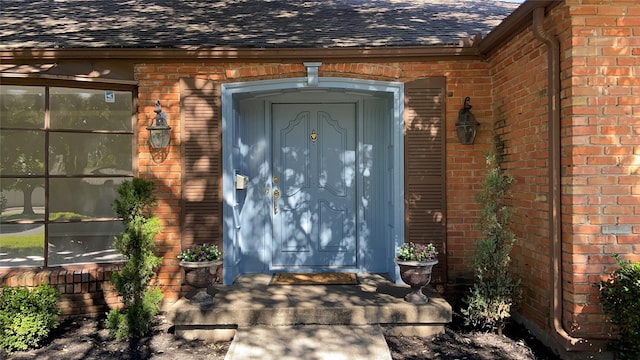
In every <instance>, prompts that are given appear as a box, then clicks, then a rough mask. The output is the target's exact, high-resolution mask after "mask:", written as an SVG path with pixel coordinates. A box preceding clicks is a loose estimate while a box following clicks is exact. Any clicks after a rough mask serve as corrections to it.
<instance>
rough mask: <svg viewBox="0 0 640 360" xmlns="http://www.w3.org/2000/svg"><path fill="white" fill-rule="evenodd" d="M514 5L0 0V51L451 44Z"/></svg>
mask: <svg viewBox="0 0 640 360" xmlns="http://www.w3.org/2000/svg"><path fill="white" fill-rule="evenodd" d="M517 6H518V4H516V3H511V2H503V1H488V0H307V1H296V0H217V1H213V0H212V1H204V0H200V1H198V0H159V1H152V0H112V1H94V0H11V1H8V0H2V11H1V12H0V36H1V41H0V48H4V49H28V48H34V49H42V48H191V49H196V48H211V47H235V48H330V47H365V46H367V47H382V46H442V45H458V44H459V43H460V40H461V39H464V38H468V37H472V36H475V35H476V34H482V35H486V34H487V33H488V32H489V31H491V30H492V29H493V28H494V27H496V26H497V25H498V24H499V23H500V22H501V21H502V20H503V19H504V18H505V17H506V16H508V15H509V14H510V13H511V12H513V10H515V8H516V7H517Z"/></svg>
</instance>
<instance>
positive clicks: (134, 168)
mask: <svg viewBox="0 0 640 360" xmlns="http://www.w3.org/2000/svg"><path fill="white" fill-rule="evenodd" d="M0 80H1V82H0V85H2V86H28V87H39V88H43V89H44V97H45V104H44V124H43V127H42V128H20V127H2V126H0V130H2V131H4V130H18V131H27V130H35V131H42V132H43V133H44V138H45V141H44V172H43V174H38V175H33V176H28V177H22V176H17V175H16V174H10V175H5V174H0V178H2V179H15V178H30V179H42V180H43V182H44V214H43V219H42V220H23V221H20V222H18V223H19V224H42V225H44V243H43V254H42V255H43V257H44V260H43V262H42V265H32V264H28V265H19V264H8V265H0V269H2V268H33V267H36V268H49V267H59V266H69V265H80V264H86V263H87V262H78V263H68V264H60V265H53V266H50V265H49V225H50V224H65V223H99V222H113V221H121V220H122V219H121V218H118V217H97V218H90V219H62V220H59V219H56V220H50V218H49V217H50V203H49V200H50V187H51V185H50V180H51V179H71V178H99V179H101V178H125V179H127V178H132V177H136V176H138V171H139V170H138V148H137V139H138V127H137V117H138V86H137V85H136V84H131V83H130V82H127V83H122V82H113V83H112V82H104V81H99V82H93V81H87V82H84V81H83V82H79V81H72V80H56V79H45V78H43V79H34V78H11V77H0ZM51 88H68V89H78V90H105V91H107V90H112V91H124V92H130V93H131V116H130V117H131V130H130V131H127V130H91V129H89V130H85V129H59V128H57V129H51V126H50V120H51V93H50V89H51ZM56 133H57V134H64V133H68V134H69V133H70V134H121V135H129V136H131V161H132V164H131V175H122V174H109V175H108V176H106V175H99V174H77V175H75V174H74V175H68V174H55V175H52V174H50V161H51V159H50V151H49V146H50V138H51V134H56ZM16 223H17V222H15V221H12V222H8V221H2V220H1V219H0V224H3V225H4V224H16ZM121 261H122V260H114V261H100V263H118V262H121ZM94 263H98V262H94Z"/></svg>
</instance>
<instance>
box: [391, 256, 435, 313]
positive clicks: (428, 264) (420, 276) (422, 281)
mask: <svg viewBox="0 0 640 360" xmlns="http://www.w3.org/2000/svg"><path fill="white" fill-rule="evenodd" d="M394 261H395V263H396V264H398V267H399V268H400V277H401V278H402V281H404V282H405V283H406V284H407V285H409V286H411V291H410V292H409V293H408V294H407V295H406V296H405V297H404V300H405V301H407V302H409V303H412V304H416V305H419V304H426V303H428V302H429V298H428V297H427V296H426V295H425V294H424V293H423V292H422V288H423V287H425V286H426V285H427V284H429V282H431V271H432V270H433V265H435V264H437V263H438V260H433V261H411V260H400V259H398V258H395V259H394Z"/></svg>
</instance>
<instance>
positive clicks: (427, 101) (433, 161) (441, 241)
mask: <svg viewBox="0 0 640 360" xmlns="http://www.w3.org/2000/svg"><path fill="white" fill-rule="evenodd" d="M444 94H445V79H444V78H440V77H438V78H426V79H418V80H414V81H411V82H408V83H406V84H405V95H404V97H405V104H404V106H405V108H404V114H405V115H404V124H405V129H404V130H405V194H406V195H405V222H406V223H405V226H406V228H405V232H406V234H405V241H406V242H409V241H412V242H416V243H421V244H425V243H433V244H434V245H435V246H436V247H437V248H438V251H439V252H440V256H439V258H438V260H439V264H438V265H436V267H434V270H433V276H432V282H433V283H442V282H446V280H447V279H446V256H445V240H446V232H445V230H446V226H445V220H446V213H445V211H446V202H445V200H446V198H445V158H444V149H445V147H444V142H445V133H444V131H445V129H444V124H445V121H444V114H445V109H444V102H445V97H444V96H445V95H444Z"/></svg>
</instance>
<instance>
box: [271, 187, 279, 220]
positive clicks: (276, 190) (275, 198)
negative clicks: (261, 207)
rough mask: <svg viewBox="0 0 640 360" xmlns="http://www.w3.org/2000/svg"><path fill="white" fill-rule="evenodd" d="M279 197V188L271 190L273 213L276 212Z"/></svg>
mask: <svg viewBox="0 0 640 360" xmlns="http://www.w3.org/2000/svg"><path fill="white" fill-rule="evenodd" d="M279 198H280V190H278V189H275V190H273V214H274V215H276V214H278V199H279Z"/></svg>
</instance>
